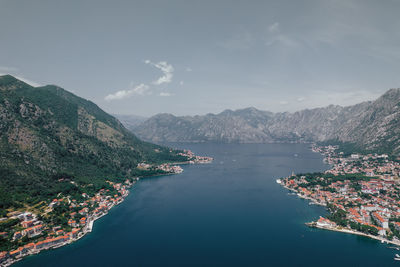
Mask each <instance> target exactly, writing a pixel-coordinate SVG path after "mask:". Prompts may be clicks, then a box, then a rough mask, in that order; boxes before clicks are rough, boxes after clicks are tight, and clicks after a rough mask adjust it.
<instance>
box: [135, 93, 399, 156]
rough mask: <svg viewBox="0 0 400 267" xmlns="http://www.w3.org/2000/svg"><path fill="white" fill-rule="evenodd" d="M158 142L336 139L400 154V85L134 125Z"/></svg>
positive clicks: (166, 116) (161, 116) (142, 134)
mask: <svg viewBox="0 0 400 267" xmlns="http://www.w3.org/2000/svg"><path fill="white" fill-rule="evenodd" d="M133 132H134V133H135V134H136V135H138V136H139V137H141V138H143V139H144V140H149V141H153V142H158V143H163V142H237V143H271V142H326V141H328V142H330V143H348V144H352V145H353V147H354V148H357V149H363V150H373V151H384V152H389V153H397V154H398V153H399V152H400V89H391V90H389V91H387V92H386V93H385V94H384V95H382V96H381V97H380V98H378V99H377V100H375V101H369V102H363V103H360V104H357V105H353V106H347V107H342V106H337V105H330V106H327V107H324V108H315V109H306V110H301V111H298V112H294V113H289V112H285V113H272V112H268V111H261V110H257V109H255V108H246V109H241V110H236V111H232V110H225V111H223V112H221V113H219V114H207V115H204V116H183V117H177V116H174V115H171V114H158V115H155V116H153V117H151V118H149V119H148V120H146V121H144V122H143V123H141V124H140V125H138V126H136V127H135V128H134V129H133Z"/></svg>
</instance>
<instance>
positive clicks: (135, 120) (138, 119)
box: [113, 114, 148, 131]
mask: <svg viewBox="0 0 400 267" xmlns="http://www.w3.org/2000/svg"><path fill="white" fill-rule="evenodd" d="M113 116H114V117H115V118H117V119H118V120H119V121H120V122H121V123H122V124H123V125H124V126H125V127H126V128H127V129H128V130H131V131H133V129H135V127H136V126H138V125H139V124H141V123H143V122H144V121H146V120H147V119H148V118H146V117H142V116H137V115H122V114H113Z"/></svg>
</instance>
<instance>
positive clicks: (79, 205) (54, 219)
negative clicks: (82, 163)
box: [0, 150, 213, 266]
mask: <svg viewBox="0 0 400 267" xmlns="http://www.w3.org/2000/svg"><path fill="white" fill-rule="evenodd" d="M180 155H181V156H182V157H186V158H187V159H188V161H186V162H182V164H201V163H210V162H211V161H212V160H213V159H212V158H211V157H202V156H196V155H195V154H194V153H193V152H191V151H190V150H184V151H183V152H181V153H180ZM137 167H138V168H139V169H142V170H151V169H153V170H154V169H155V170H158V171H161V172H162V173H160V174H159V175H161V174H164V175H167V174H179V173H182V172H183V169H182V168H181V167H180V166H179V165H175V164H170V163H164V164H160V165H157V166H154V165H151V164H148V163H144V162H143V163H140V164H138V166H137ZM144 177H146V176H144ZM139 179H140V177H134V178H130V179H126V180H125V182H123V183H115V182H111V181H108V180H107V181H106V182H107V184H108V186H106V187H105V188H102V189H100V190H99V191H97V192H92V193H82V194H81V195H80V196H74V197H72V196H71V195H65V194H62V193H60V194H59V195H58V197H57V198H55V199H52V200H48V201H44V202H43V203H41V205H40V207H41V208H39V207H37V209H36V210H35V213H34V212H32V209H31V210H29V211H28V210H24V209H20V210H18V211H14V212H10V213H9V214H8V216H7V217H5V218H0V227H1V229H0V230H1V231H2V232H0V236H1V238H2V239H3V240H4V241H3V242H2V243H3V246H4V245H5V244H4V243H7V244H8V246H9V247H10V248H13V249H11V250H9V251H2V252H0V265H1V266H10V265H12V264H13V263H15V262H17V261H19V260H21V259H23V258H24V257H26V256H29V255H34V254H38V253H40V252H41V251H43V250H47V249H55V248H59V247H61V246H64V245H68V244H71V243H72V242H74V241H76V240H79V239H80V238H82V237H83V236H85V235H86V234H87V233H90V232H91V231H92V228H93V223H94V221H95V220H97V219H99V218H101V217H103V216H104V215H106V214H107V213H108V211H109V210H110V209H111V208H113V207H114V206H116V205H118V204H120V203H122V202H123V201H124V199H125V197H126V196H128V194H129V190H128V189H129V188H130V187H132V186H133V185H134V184H135V183H136V182H137V181H138V180H139ZM71 184H73V185H75V186H77V185H76V184H75V183H74V182H72V181H71Z"/></svg>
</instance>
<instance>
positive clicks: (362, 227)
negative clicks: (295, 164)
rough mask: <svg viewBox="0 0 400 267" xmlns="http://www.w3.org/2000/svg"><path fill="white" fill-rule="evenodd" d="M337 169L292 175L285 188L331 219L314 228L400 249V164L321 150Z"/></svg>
mask: <svg viewBox="0 0 400 267" xmlns="http://www.w3.org/2000/svg"><path fill="white" fill-rule="evenodd" d="M312 150H313V151H314V152H318V153H321V154H323V155H324V157H325V158H324V161H326V162H327V163H328V164H330V165H331V168H330V169H329V170H327V171H325V172H323V173H307V174H297V175H296V174H294V173H293V174H292V175H290V176H289V177H286V178H283V179H278V180H277V183H279V184H281V185H282V186H284V187H285V188H287V189H288V190H290V191H293V192H294V193H296V194H297V196H299V197H300V198H304V199H308V200H310V201H311V202H310V204H317V205H321V206H325V207H327V209H328V211H329V215H327V216H326V218H324V217H321V216H320V218H319V219H318V220H317V221H313V222H310V223H306V224H307V225H308V226H310V227H316V228H321V229H326V230H332V231H339V232H344V233H350V234H356V235H361V236H366V237H369V238H373V239H377V240H380V241H381V242H382V243H383V242H386V243H390V244H394V245H398V246H400V178H399V176H400V163H399V158H397V159H395V158H391V159H390V157H389V156H388V155H386V154H366V155H362V154H356V153H354V154H351V155H345V154H344V153H343V152H339V147H338V146H315V145H313V147H312ZM395 259H396V260H400V258H395Z"/></svg>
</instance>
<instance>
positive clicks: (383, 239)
mask: <svg viewBox="0 0 400 267" xmlns="http://www.w3.org/2000/svg"><path fill="white" fill-rule="evenodd" d="M311 150H312V151H313V152H315V153H319V154H321V155H323V161H324V162H325V163H326V164H327V165H328V166H330V169H328V171H329V170H331V169H332V168H333V166H332V164H331V162H329V160H328V159H329V157H327V156H326V155H325V154H324V153H322V152H320V151H318V150H314V147H312V149H311ZM293 175H294V174H292V176H293ZM289 177H290V176H288V177H286V178H280V179H276V182H277V183H278V184H279V185H280V186H282V187H284V188H285V189H287V190H288V191H289V192H292V193H291V194H296V195H297V197H299V198H301V199H307V200H309V202H308V204H309V205H319V206H323V207H327V206H328V204H329V203H328V202H327V201H325V202H320V200H319V199H317V198H313V197H312V196H307V195H306V194H303V193H302V191H301V190H297V189H296V188H291V187H289V186H288V185H287V184H285V182H284V180H286V179H288V178H289ZM300 188H301V187H300ZM328 212H329V211H328ZM320 218H322V217H320ZM305 225H307V226H308V227H311V228H319V229H323V230H329V231H335V232H341V233H347V234H353V235H358V236H364V237H367V238H371V239H375V240H378V241H381V243H387V244H392V245H395V246H397V249H400V239H399V238H397V237H394V238H393V239H392V240H390V239H389V238H387V236H386V234H383V235H382V234H378V235H372V234H370V233H365V232H361V231H359V230H355V229H352V228H350V226H345V227H342V226H339V225H336V224H333V225H332V224H321V223H319V221H318V222H317V221H312V222H306V223H305ZM399 258H400V257H399Z"/></svg>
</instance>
